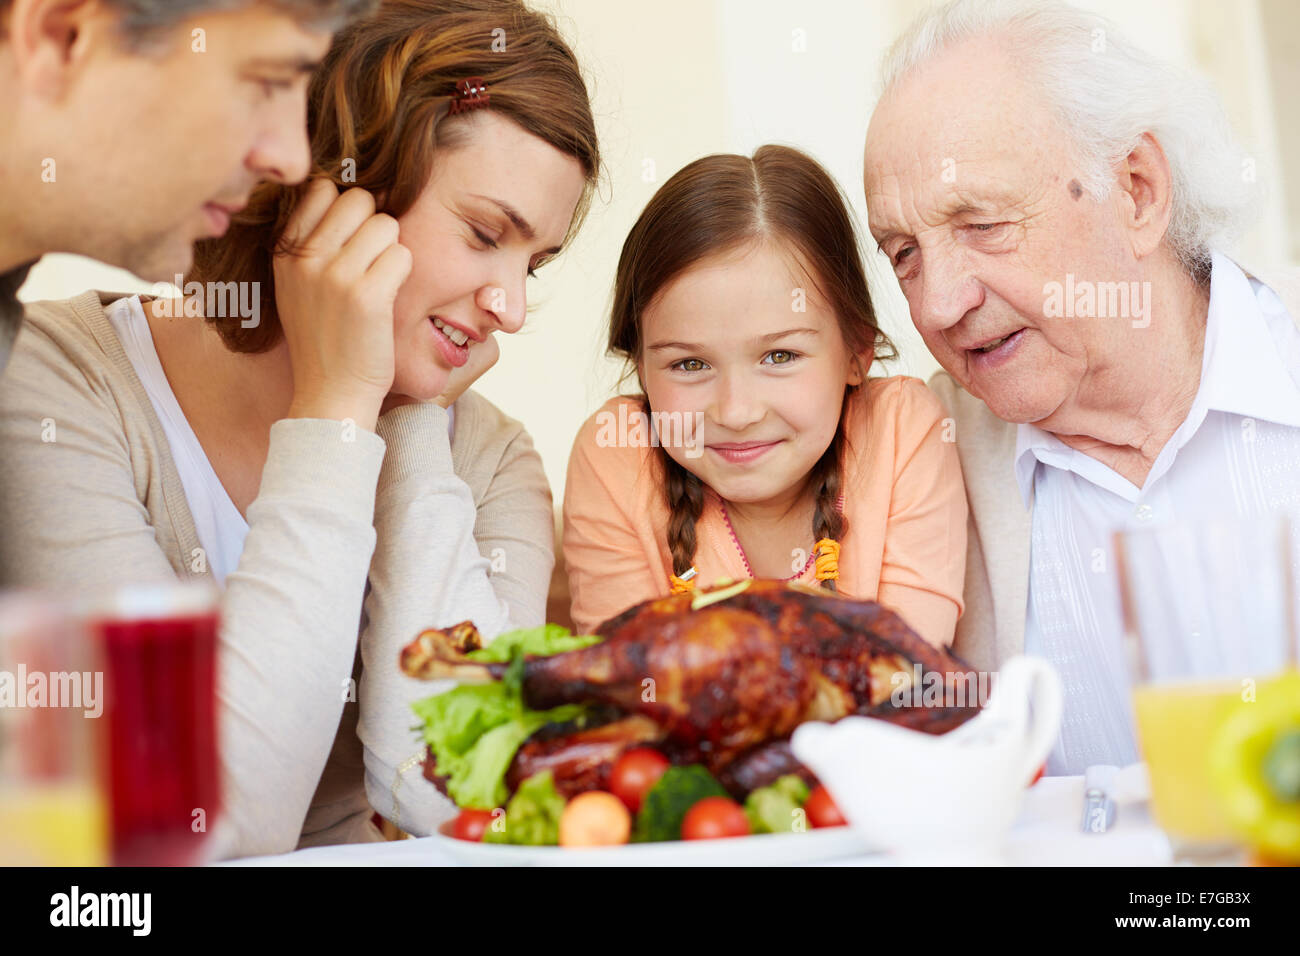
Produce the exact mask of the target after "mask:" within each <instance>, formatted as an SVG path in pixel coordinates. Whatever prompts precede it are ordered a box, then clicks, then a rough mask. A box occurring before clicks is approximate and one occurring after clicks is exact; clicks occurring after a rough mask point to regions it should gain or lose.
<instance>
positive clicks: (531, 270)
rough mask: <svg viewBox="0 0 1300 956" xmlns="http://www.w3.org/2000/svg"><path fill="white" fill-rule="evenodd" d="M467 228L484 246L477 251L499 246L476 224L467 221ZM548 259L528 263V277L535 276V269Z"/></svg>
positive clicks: (485, 250)
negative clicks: (532, 263) (531, 263)
mask: <svg viewBox="0 0 1300 956" xmlns="http://www.w3.org/2000/svg"><path fill="white" fill-rule="evenodd" d="M469 228H470V232H472V233H474V238H476V239H477V240H478V241H479V242H481V243H482V244H483V246H484V248H483V249H480V250H479V252H487V251H488V250H489V249H497V248H499V247H498V246H497V242H496V240H495V239H493V238H492V237H491V236H489V235H488V234H487V233H485V232H484V231H483V230H482V229H480V228H478V226H475V225H474V224H473V223H469ZM549 261H550V259H549V258H547V259H542V260H541V261H540V262H537V263H535V264H534V265H530V266H529V267H528V275H529V277H530V278H535V277H536V276H537V270H538V269H540V268H541V267H542V266H544V265H546V263H547V262H549Z"/></svg>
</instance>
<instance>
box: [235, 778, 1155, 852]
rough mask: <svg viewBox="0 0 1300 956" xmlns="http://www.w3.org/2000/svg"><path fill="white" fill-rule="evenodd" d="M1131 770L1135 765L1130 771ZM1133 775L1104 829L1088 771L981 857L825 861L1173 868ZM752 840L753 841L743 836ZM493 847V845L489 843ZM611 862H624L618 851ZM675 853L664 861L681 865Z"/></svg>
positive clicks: (1055, 783) (1045, 799)
mask: <svg viewBox="0 0 1300 956" xmlns="http://www.w3.org/2000/svg"><path fill="white" fill-rule="evenodd" d="M1126 769H1128V768H1126ZM1134 769H1136V770H1137V771H1138V772H1136V773H1133V772H1130V773H1128V774H1126V781H1127V783H1126V785H1125V786H1124V787H1123V788H1117V792H1116V793H1114V794H1113V798H1114V800H1115V803H1116V812H1115V817H1114V820H1113V821H1112V822H1111V823H1110V825H1109V826H1108V827H1107V828H1106V829H1105V831H1103V832H1097V831H1096V830H1095V829H1086V828H1085V827H1084V778H1083V776H1060V777H1043V778H1041V779H1040V780H1038V781H1037V782H1036V783H1035V784H1033V786H1031V787H1028V788H1027V789H1026V790H1025V793H1024V798H1023V803H1022V806H1021V808H1020V813H1019V815H1018V817H1017V818H1016V820H1015V823H1014V824H1013V826H1012V828H1011V830H1010V831H1009V832H1008V834H1007V836H1006V839H1005V841H1004V842H1003V844H1002V846H1001V847H1000V848H999V849H996V850H994V851H991V852H983V853H982V854H978V855H975V856H971V855H970V854H968V853H963V852H961V850H960V848H956V849H954V850H953V852H952V853H951V854H950V855H948V856H944V855H943V854H939V855H936V854H935V853H933V852H928V853H926V854H925V855H924V856H920V857H918V856H913V855H909V854H906V853H888V852H868V851H866V850H864V849H859V848H858V847H856V846H853V844H846V846H851V847H853V848H852V849H850V850H847V851H846V853H845V854H843V855H839V856H835V857H834V858H831V859H821V860H817V861H816V864H817V865H830V866H896V865H908V864H910V863H918V862H924V863H927V864H943V863H959V864H973V865H1005V866H1071V867H1074V866H1100V867H1112V866H1168V865H1171V864H1174V863H1175V855H1174V852H1173V848H1172V845H1171V843H1170V841H1169V839H1168V837H1166V835H1165V834H1164V832H1163V831H1162V830H1161V829H1160V828H1159V827H1158V826H1156V824H1155V823H1154V822H1153V821H1152V818H1151V815H1150V812H1149V808H1148V799H1149V796H1148V788H1147V786H1146V783H1145V775H1144V774H1143V773H1142V772H1141V771H1142V768H1141V767H1140V766H1138V765H1135V766H1134ZM742 839H748V838H742ZM457 849H458V848H457V847H455V845H454V844H453V843H452V842H451V841H450V840H449V839H448V838H446V837H441V836H427V837H408V838H405V839H399V840H390V841H386V842H377V843H352V844H342V845H337V846H322V847H311V848H307V849H301V850H295V851H293V852H291V853H283V854H279V855H274V856H258V857H248V858H244V859H239V860H228V861H223V862H221V863H219V864H216V865H218V866H457V865H464V863H465V860H466V854H464V853H458V852H456V850H457ZM482 849H484V850H488V851H490V850H491V849H492V848H489V847H484V848H482ZM608 862H609V863H611V864H617V863H618V862H619V860H618V857H617V852H616V851H615V852H613V853H611V854H610V855H609V858H608ZM681 862H682V861H681V860H680V859H675V858H674V855H673V854H672V853H671V852H667V853H664V854H663V855H661V856H660V857H659V858H657V860H656V863H659V864H667V865H673V864H674V863H678V864H680V863H681Z"/></svg>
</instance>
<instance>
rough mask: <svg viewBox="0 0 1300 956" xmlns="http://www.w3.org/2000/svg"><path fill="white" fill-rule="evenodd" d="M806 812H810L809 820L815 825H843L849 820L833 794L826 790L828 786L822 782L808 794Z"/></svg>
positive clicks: (805, 805) (804, 806) (804, 807)
mask: <svg viewBox="0 0 1300 956" xmlns="http://www.w3.org/2000/svg"><path fill="white" fill-rule="evenodd" d="M803 809H804V813H806V814H808V822H809V823H811V824H812V825H813V826H815V827H842V826H844V825H845V824H846V823H848V821H847V820H845V819H844V814H842V813H840V808H839V807H837V806H836V805H835V801H834V800H832V799H831V795H830V794H829V793H827V792H826V788H825V787H823V786H821V785H820V784H819V785H818V786H817V787H816V788H814V789H813V792H812V793H810V794H808V801H807V802H806V803H805V804H804V805H803Z"/></svg>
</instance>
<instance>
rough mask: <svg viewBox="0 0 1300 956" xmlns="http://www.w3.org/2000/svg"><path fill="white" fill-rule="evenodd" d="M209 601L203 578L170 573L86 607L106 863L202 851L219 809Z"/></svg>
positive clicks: (172, 862)
mask: <svg viewBox="0 0 1300 956" xmlns="http://www.w3.org/2000/svg"><path fill="white" fill-rule="evenodd" d="M218 602H219V594H218V592H217V590H216V588H215V587H213V586H212V585H211V584H209V583H206V582H180V581H178V582H176V583H175V584H171V583H169V584H158V585H141V586H133V587H129V588H124V589H121V590H119V591H117V592H115V593H114V594H113V595H112V596H111V597H109V598H108V599H106V600H104V601H102V602H99V603H97V605H96V606H95V608H94V610H92V611H91V613H90V616H89V623H90V626H91V629H92V631H93V633H94V634H95V636H96V637H97V639H98V642H99V644H100V653H101V659H102V661H103V666H104V699H105V703H104V715H103V719H102V721H101V733H102V738H101V739H102V744H101V745H102V747H103V753H102V757H103V758H104V759H103V760H102V762H101V766H102V767H103V768H104V770H103V773H104V778H105V792H106V793H107V795H108V804H109V829H110V834H111V838H110V845H111V851H110V859H111V862H112V864H113V865H114V866H191V865H194V864H198V863H203V862H205V861H206V859H207V852H208V850H207V848H208V846H209V845H210V841H209V839H208V835H209V834H210V833H211V832H212V830H213V827H214V826H215V824H216V822H217V817H218V815H219V813H220V810H221V808H220V800H221V784H220V763H219V757H218V751H217V686H216V684H217V678H216V668H217V631H218V626H219V623H220V614H219V610H218Z"/></svg>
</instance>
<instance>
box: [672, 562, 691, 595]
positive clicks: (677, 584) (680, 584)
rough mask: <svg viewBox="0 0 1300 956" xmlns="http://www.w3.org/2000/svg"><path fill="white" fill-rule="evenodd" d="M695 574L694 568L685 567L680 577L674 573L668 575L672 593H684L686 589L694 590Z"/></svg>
mask: <svg viewBox="0 0 1300 956" xmlns="http://www.w3.org/2000/svg"><path fill="white" fill-rule="evenodd" d="M695 575H696V571H695V569H694V568H687V569H686V570H685V571H684V572H683V573H682V576H681V577H680V578H679V577H678V576H677V575H675V574H670V575H668V584H669V585H670V586H671V588H672V593H673V594H685V593H686V592H687V591H694V590H695Z"/></svg>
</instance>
